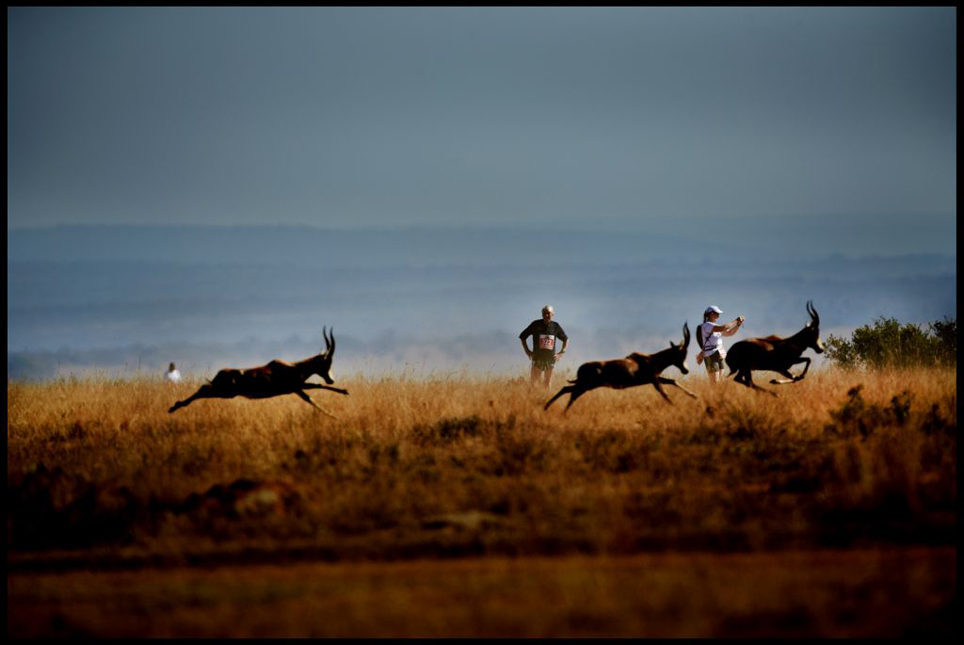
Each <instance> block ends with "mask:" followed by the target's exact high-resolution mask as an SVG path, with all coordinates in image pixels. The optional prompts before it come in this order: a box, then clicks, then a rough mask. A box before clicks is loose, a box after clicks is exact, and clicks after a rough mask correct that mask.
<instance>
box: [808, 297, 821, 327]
mask: <svg viewBox="0 0 964 645" xmlns="http://www.w3.org/2000/svg"><path fill="white" fill-rule="evenodd" d="M810 316H811V317H812V318H813V324H814V325H819V324H820V314H818V313H817V308H816V307H814V306H813V300H811V301H810Z"/></svg>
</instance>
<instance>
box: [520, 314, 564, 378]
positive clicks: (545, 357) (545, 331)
mask: <svg viewBox="0 0 964 645" xmlns="http://www.w3.org/2000/svg"><path fill="white" fill-rule="evenodd" d="M555 313H556V312H555V310H554V309H553V308H552V305H546V306H545V307H543V308H542V318H541V319H540V320H533V321H532V322H531V323H530V324H529V326H528V327H526V328H525V331H523V332H522V333H521V334H519V339H520V340H521V341H522V349H524V350H525V353H526V356H528V357H529V360H531V361H532V369H531V370H530V372H529V378H530V380H531V382H532V384H533V385H535V384H536V381H538V380H539V372H542V373H543V375H544V377H543V378H544V382H545V386H546V388H548V387H549V381H550V379H552V368H553V367H555V364H556V361H558V360H559V357H560V356H562V355H563V354H565V353H566V350H567V349H568V348H569V337H568V336H566V332H564V331H563V330H562V327H561V326H560V325H559V323H557V322H555V321H554V320H553V319H552V317H553V316H554V315H555ZM529 336H532V350H530V349H529V346H528V345H527V344H526V339H527V338H528V337H529ZM557 338H560V339H562V351H561V352H559V353H556V339H557Z"/></svg>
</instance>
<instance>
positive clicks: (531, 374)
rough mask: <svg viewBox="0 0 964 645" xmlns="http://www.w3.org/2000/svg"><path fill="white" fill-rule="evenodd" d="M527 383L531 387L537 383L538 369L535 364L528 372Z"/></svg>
mask: <svg viewBox="0 0 964 645" xmlns="http://www.w3.org/2000/svg"><path fill="white" fill-rule="evenodd" d="M529 381H530V382H531V383H532V385H535V384H536V383H538V382H539V367H538V366H537V365H536V364H535V363H532V368H531V369H530V370H529Z"/></svg>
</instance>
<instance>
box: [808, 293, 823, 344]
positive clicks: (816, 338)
mask: <svg viewBox="0 0 964 645" xmlns="http://www.w3.org/2000/svg"><path fill="white" fill-rule="evenodd" d="M807 313H808V314H810V322H808V323H807V326H806V327H805V329H806V330H807V331H808V332H809V333H808V334H807V346H808V347H810V348H812V349H813V351H815V352H817V353H818V354H823V350H824V349H826V348H825V347H824V345H823V341H822V340H820V314H818V313H817V310H816V308H815V307H814V306H813V301H812V300H808V301H807Z"/></svg>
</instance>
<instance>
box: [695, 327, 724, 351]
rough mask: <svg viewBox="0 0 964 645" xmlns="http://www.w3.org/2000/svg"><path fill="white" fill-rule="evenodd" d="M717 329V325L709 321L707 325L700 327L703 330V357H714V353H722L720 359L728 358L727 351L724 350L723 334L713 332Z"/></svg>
mask: <svg viewBox="0 0 964 645" xmlns="http://www.w3.org/2000/svg"><path fill="white" fill-rule="evenodd" d="M714 327H716V323H714V322H710V321H709V320H707V321H706V322H705V323H703V324H702V325H700V328H701V329H702V330H703V357H704V358H706V357H708V356H712V355H713V353H714V352H717V351H719V352H720V358H724V357H725V356H726V350H724V349H723V334H722V333H720V332H718V331H713V328H714Z"/></svg>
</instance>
